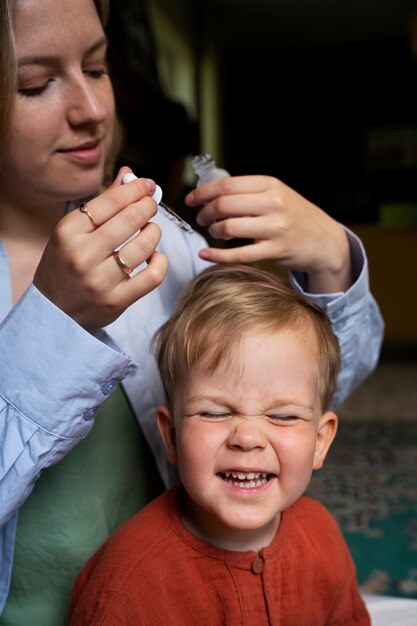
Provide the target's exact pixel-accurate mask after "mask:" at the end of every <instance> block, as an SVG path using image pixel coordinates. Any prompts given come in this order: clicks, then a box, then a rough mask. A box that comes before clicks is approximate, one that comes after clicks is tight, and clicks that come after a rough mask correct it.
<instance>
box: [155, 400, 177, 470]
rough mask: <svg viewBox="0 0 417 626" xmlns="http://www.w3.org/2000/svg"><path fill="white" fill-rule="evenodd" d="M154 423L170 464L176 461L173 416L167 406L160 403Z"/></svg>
mask: <svg viewBox="0 0 417 626" xmlns="http://www.w3.org/2000/svg"><path fill="white" fill-rule="evenodd" d="M156 425H157V426H158V430H159V434H160V435H161V438H162V441H163V444H164V448H165V452H166V455H167V457H168V461H169V462H170V463H172V464H176V463H178V454H177V437H176V433H175V426H174V417H173V415H172V412H171V409H170V408H169V407H167V406H165V405H161V406H159V407H158V408H157V410H156Z"/></svg>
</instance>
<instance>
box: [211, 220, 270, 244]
mask: <svg viewBox="0 0 417 626" xmlns="http://www.w3.org/2000/svg"><path fill="white" fill-rule="evenodd" d="M209 233H210V235H211V236H212V237H213V238H214V239H271V238H272V237H273V236H275V237H279V235H280V233H279V227H278V225H277V224H276V220H272V219H267V218H265V217H264V216H258V217H235V218H228V219H225V220H222V221H220V222H214V224H212V225H211V226H210V228H209Z"/></svg>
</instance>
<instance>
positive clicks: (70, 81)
mask: <svg viewBox="0 0 417 626" xmlns="http://www.w3.org/2000/svg"><path fill="white" fill-rule="evenodd" d="M15 37H16V55H17V61H18V86H17V89H18V91H17V94H16V100H15V106H14V111H13V114H12V119H11V126H10V134H9V137H8V143H7V146H6V150H5V158H4V161H3V167H2V173H0V186H1V188H2V189H3V191H4V190H7V189H9V192H11V193H12V194H13V193H16V194H19V195H20V194H22V193H24V194H27V195H28V198H29V200H30V199H32V201H33V202H34V203H36V201H37V199H41V200H42V199H43V200H44V201H48V200H49V201H50V200H54V201H55V200H56V201H58V200H60V201H66V200H71V199H76V198H80V197H83V196H87V195H89V194H92V193H95V192H96V191H97V189H98V187H99V185H100V183H101V181H102V178H103V171H104V164H105V159H106V155H107V152H108V150H109V147H110V144H111V138H112V131H113V120H114V98H113V90H112V86H111V83H110V79H109V76H108V75H107V70H106V61H105V54H106V39H105V36H104V32H103V28H102V26H101V23H100V20H99V18H98V16H97V13H96V10H95V7H94V3H93V0H70V2H69V1H68V0H17V6H16V13H15ZM12 197H13V196H12Z"/></svg>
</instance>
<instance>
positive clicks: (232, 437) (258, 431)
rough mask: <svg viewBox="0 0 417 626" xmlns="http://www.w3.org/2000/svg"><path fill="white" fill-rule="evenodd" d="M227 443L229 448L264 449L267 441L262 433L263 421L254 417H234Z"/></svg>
mask: <svg viewBox="0 0 417 626" xmlns="http://www.w3.org/2000/svg"><path fill="white" fill-rule="evenodd" d="M233 422H234V424H233V427H232V429H231V431H230V434H229V437H228V440H227V443H228V445H229V446H230V447H231V448H236V449H237V448H239V449H241V450H253V449H254V448H265V447H266V445H267V443H268V439H267V437H266V435H265V432H264V428H263V425H264V420H263V419H258V418H256V417H255V416H254V417H249V418H248V417H244V416H242V417H235V418H234V419H233Z"/></svg>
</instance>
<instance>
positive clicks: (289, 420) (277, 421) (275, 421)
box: [266, 415, 300, 425]
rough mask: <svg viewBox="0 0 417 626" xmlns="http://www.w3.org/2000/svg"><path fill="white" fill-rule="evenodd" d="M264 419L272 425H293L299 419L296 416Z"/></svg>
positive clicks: (273, 416) (269, 416)
mask: <svg viewBox="0 0 417 626" xmlns="http://www.w3.org/2000/svg"><path fill="white" fill-rule="evenodd" d="M266 417H267V419H268V420H269V421H270V422H271V423H272V424H279V425H282V424H284V425H287V424H294V423H295V422H297V421H299V419H300V418H299V417H298V416H297V415H266Z"/></svg>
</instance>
